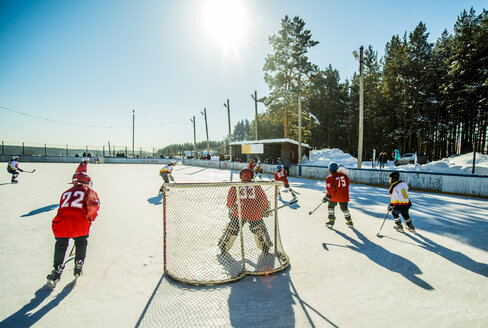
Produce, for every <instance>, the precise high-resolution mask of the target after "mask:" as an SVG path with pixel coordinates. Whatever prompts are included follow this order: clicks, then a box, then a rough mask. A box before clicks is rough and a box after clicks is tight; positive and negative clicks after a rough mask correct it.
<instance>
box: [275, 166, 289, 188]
mask: <svg viewBox="0 0 488 328" xmlns="http://www.w3.org/2000/svg"><path fill="white" fill-rule="evenodd" d="M274 179H275V181H283V183H284V184H285V186H287V185H288V184H289V183H288V176H287V175H286V171H285V170H283V169H282V170H276V172H275V174H274Z"/></svg>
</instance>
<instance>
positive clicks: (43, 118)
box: [0, 106, 186, 129]
mask: <svg viewBox="0 0 488 328" xmlns="http://www.w3.org/2000/svg"><path fill="white" fill-rule="evenodd" d="M0 109H3V110H5V111H8V112H12V113H16V114H19V115H24V116H27V117H31V118H35V119H38V120H43V121H49V122H54V123H59V124H65V125H72V126H80V127H88V128H99V129H132V126H107V125H93V124H80V123H73V122H67V121H61V120H54V119H51V118H47V117H42V116H37V115H32V114H28V113H24V112H21V111H18V110H15V109H11V108H8V107H4V106H0ZM180 122H186V119H185V120H180V121H171V122H163V123H156V124H147V125H138V126H137V128H139V129H140V128H151V127H156V126H162V125H168V124H174V123H180Z"/></svg>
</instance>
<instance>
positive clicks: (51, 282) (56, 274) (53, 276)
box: [47, 264, 64, 288]
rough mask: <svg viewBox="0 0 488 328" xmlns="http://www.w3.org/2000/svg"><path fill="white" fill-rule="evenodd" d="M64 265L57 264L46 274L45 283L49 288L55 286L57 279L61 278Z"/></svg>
mask: <svg viewBox="0 0 488 328" xmlns="http://www.w3.org/2000/svg"><path fill="white" fill-rule="evenodd" d="M63 269H64V265H62V264H60V265H58V268H57V269H54V270H52V271H51V273H50V274H48V275H47V285H48V286H49V287H51V288H54V287H56V284H57V283H58V281H59V279H61V274H62V273H63Z"/></svg>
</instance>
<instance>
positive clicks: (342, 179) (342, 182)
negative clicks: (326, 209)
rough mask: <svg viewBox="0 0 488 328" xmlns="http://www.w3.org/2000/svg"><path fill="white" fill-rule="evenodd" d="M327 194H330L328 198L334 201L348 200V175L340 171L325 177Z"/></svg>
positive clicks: (344, 201)
mask: <svg viewBox="0 0 488 328" xmlns="http://www.w3.org/2000/svg"><path fill="white" fill-rule="evenodd" d="M325 187H326V189H327V195H330V196H332V197H331V198H330V199H329V200H330V201H333V202H336V203H346V202H348V201H349V177H348V176H347V175H346V174H344V173H340V172H335V173H332V174H331V175H329V176H328V177H327V178H326V179H325Z"/></svg>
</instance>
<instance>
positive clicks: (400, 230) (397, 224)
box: [393, 223, 403, 232]
mask: <svg viewBox="0 0 488 328" xmlns="http://www.w3.org/2000/svg"><path fill="white" fill-rule="evenodd" d="M393 228H394V229H395V230H396V231H398V232H403V226H402V224H401V223H395V225H394V226H393Z"/></svg>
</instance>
